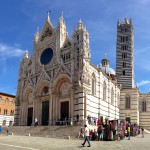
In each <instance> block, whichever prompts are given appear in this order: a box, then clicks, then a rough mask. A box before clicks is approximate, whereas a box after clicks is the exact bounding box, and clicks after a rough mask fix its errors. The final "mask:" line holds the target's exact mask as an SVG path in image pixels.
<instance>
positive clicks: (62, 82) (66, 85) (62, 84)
mask: <svg viewBox="0 0 150 150" xmlns="http://www.w3.org/2000/svg"><path fill="white" fill-rule="evenodd" d="M53 87H54V91H55V92H56V93H59V94H60V95H61V96H65V95H69V93H70V87H71V81H70V77H69V76H68V75H66V74H61V75H59V76H58V77H57V78H56V79H55V80H54V83H53Z"/></svg>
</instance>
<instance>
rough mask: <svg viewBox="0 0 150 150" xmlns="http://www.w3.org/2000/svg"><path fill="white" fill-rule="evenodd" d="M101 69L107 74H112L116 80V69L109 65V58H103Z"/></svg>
mask: <svg viewBox="0 0 150 150" xmlns="http://www.w3.org/2000/svg"><path fill="white" fill-rule="evenodd" d="M100 69H101V70H102V71H103V72H105V74H106V75H108V76H111V77H112V79H113V80H115V76H116V72H115V70H114V69H112V68H110V67H109V60H108V59H107V58H106V55H105V58H104V59H102V61H101V66H100Z"/></svg>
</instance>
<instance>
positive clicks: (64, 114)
mask: <svg viewBox="0 0 150 150" xmlns="http://www.w3.org/2000/svg"><path fill="white" fill-rule="evenodd" d="M65 118H67V119H69V101H65V102H61V119H62V120H65Z"/></svg>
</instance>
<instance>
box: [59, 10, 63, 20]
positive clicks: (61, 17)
mask: <svg viewBox="0 0 150 150" xmlns="http://www.w3.org/2000/svg"><path fill="white" fill-rule="evenodd" d="M59 22H63V23H64V16H63V11H62V12H61V16H60V18H59Z"/></svg>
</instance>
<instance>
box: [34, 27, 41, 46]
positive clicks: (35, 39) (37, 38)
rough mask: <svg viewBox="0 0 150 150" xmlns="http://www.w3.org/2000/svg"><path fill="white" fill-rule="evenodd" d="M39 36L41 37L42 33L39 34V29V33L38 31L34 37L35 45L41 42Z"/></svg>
mask: <svg viewBox="0 0 150 150" xmlns="http://www.w3.org/2000/svg"><path fill="white" fill-rule="evenodd" d="M39 35H40V33H39V27H37V31H36V33H35V36H34V42H35V43H37V42H38V40H39Z"/></svg>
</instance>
